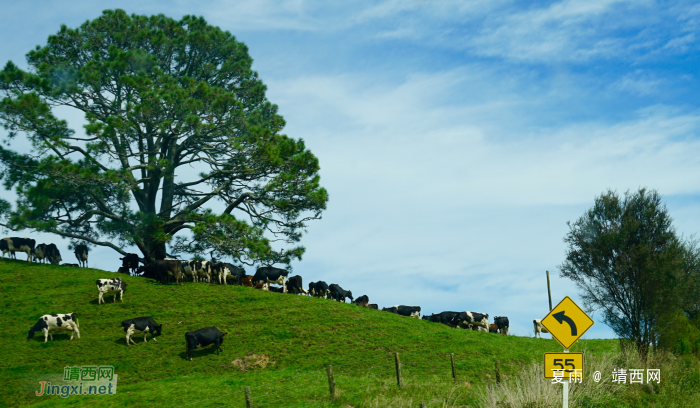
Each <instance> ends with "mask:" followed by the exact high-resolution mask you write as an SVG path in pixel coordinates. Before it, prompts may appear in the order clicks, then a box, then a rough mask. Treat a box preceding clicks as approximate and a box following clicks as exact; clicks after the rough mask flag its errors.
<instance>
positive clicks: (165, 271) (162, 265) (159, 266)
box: [136, 259, 182, 284]
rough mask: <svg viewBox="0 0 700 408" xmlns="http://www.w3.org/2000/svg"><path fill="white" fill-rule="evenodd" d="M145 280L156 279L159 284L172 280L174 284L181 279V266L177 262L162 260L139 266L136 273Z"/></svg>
mask: <svg viewBox="0 0 700 408" xmlns="http://www.w3.org/2000/svg"><path fill="white" fill-rule="evenodd" d="M136 272H137V273H138V274H141V273H142V274H143V277H145V278H152V279H157V280H158V281H160V283H166V282H168V281H169V280H170V278H174V279H175V282H176V283H178V284H179V283H180V279H182V265H181V263H180V261H178V260H172V259H163V260H160V261H154V262H151V263H149V264H146V265H144V266H141V267H139V268H138V269H137V271H136Z"/></svg>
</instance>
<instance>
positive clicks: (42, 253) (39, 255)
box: [32, 244, 46, 263]
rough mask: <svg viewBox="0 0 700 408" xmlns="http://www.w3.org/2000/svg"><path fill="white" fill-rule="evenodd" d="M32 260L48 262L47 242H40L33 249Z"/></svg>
mask: <svg viewBox="0 0 700 408" xmlns="http://www.w3.org/2000/svg"><path fill="white" fill-rule="evenodd" d="M32 260H33V261H35V262H41V263H45V262H46V244H39V245H37V246H36V248H34V250H33V251H32Z"/></svg>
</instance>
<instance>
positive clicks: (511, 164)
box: [0, 0, 700, 338]
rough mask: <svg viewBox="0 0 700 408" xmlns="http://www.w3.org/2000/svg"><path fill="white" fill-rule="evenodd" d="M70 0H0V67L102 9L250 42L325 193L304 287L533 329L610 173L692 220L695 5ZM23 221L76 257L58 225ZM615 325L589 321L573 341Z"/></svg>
mask: <svg viewBox="0 0 700 408" xmlns="http://www.w3.org/2000/svg"><path fill="white" fill-rule="evenodd" d="M146 3H147V4H146ZM328 3H331V4H328ZM335 3H339V4H335ZM70 4H71V5H70V6H66V5H65V3H61V2H30V1H27V2H9V1H4V0H3V1H0V7H1V8H2V9H3V13H2V15H0V63H2V64H3V65H4V64H5V62H6V61H8V60H12V61H14V62H16V63H18V64H20V65H22V66H24V65H25V59H24V55H25V54H26V52H27V51H29V50H30V49H32V48H33V47H34V46H36V45H41V44H44V43H45V42H46V39H47V37H48V36H49V35H50V34H53V33H55V32H56V31H58V29H59V26H60V24H66V25H68V26H71V27H76V26H78V25H79V24H81V23H83V22H84V21H86V20H89V19H93V18H96V17H98V16H99V14H100V12H101V11H102V10H103V9H107V8H122V9H124V10H126V11H127V12H129V13H137V14H156V13H163V14H165V15H167V16H170V17H173V18H180V17H182V16H183V15H185V14H195V15H201V16H203V17H204V18H206V19H207V21H208V22H209V23H210V24H213V25H217V26H219V27H221V28H223V29H225V30H228V31H230V32H231V33H232V34H234V35H235V36H236V38H237V39H238V40H239V41H242V42H244V43H245V44H247V45H248V47H249V50H250V54H251V56H252V57H253V59H254V61H255V62H254V65H253V67H254V69H255V70H256V71H258V72H259V74H260V77H261V78H262V80H263V81H264V82H265V83H266V84H267V86H268V94H267V95H268V98H269V100H270V101H272V102H273V103H275V104H277V105H279V107H280V112H281V114H282V115H283V116H284V118H285V119H286V121H287V127H286V129H285V133H286V134H288V135H289V136H292V137H295V138H303V139H304V140H305V141H306V144H307V146H308V147H309V148H310V149H311V151H312V152H314V154H316V156H317V157H318V158H319V160H320V163H321V178H322V179H321V180H322V185H323V186H324V187H326V188H327V189H328V191H329V194H330V201H329V204H328V210H327V211H326V212H325V213H324V215H323V219H322V220H321V221H317V222H314V223H312V224H311V225H310V227H309V229H308V233H307V234H306V236H305V237H304V238H303V241H302V243H303V245H305V246H306V247H307V252H306V254H305V256H304V259H303V261H301V262H297V263H295V264H294V270H295V273H299V274H301V275H302V276H303V277H304V281H305V282H306V283H308V282H310V281H314V280H318V279H322V280H325V281H326V282H328V283H338V284H340V285H341V286H343V287H344V288H346V289H350V290H352V291H353V294H355V296H359V295H362V294H367V295H369V297H370V301H371V302H373V303H379V305H380V306H391V305H395V304H405V305H420V306H422V308H423V312H424V313H434V312H440V311H443V310H470V311H476V312H485V313H489V315H490V316H491V318H493V316H496V315H499V316H504V315H505V316H508V317H509V318H510V321H511V332H514V333H516V334H519V335H532V324H531V322H532V319H534V318H541V317H543V316H544V315H545V314H546V313H547V311H548V310H547V295H546V279H545V270H549V271H550V273H551V274H552V291H553V293H552V295H553V301H554V302H555V303H557V302H558V301H559V300H560V299H561V298H563V297H564V296H566V295H569V296H571V297H572V298H574V300H578V296H577V295H578V293H577V290H576V288H575V287H574V286H573V285H572V284H571V283H570V282H569V281H567V280H564V279H561V278H559V277H558V269H557V265H559V264H561V262H562V261H563V259H564V254H565V246H564V243H563V241H562V239H563V237H564V236H565V234H566V233H567V231H568V229H567V226H566V222H567V221H574V220H575V219H577V218H578V217H579V216H581V215H582V214H583V212H584V211H585V210H586V209H587V208H589V207H590V206H591V205H592V203H593V200H594V198H595V197H596V196H597V195H600V194H601V193H603V192H604V191H606V190H607V189H608V188H610V189H613V190H617V191H618V192H619V193H623V192H624V191H626V190H635V189H637V188H639V187H648V188H651V189H656V190H658V191H659V193H661V194H662V195H663V197H664V201H665V203H666V204H667V206H668V209H669V212H670V214H671V216H672V217H673V218H674V219H675V226H676V228H677V229H678V231H679V232H680V233H681V234H684V235H686V236H689V235H690V234H693V233H696V232H698V231H700V216H699V214H700V186H699V185H698V183H697V175H698V174H699V172H698V170H700V155H698V152H700V149H699V148H700V140H699V138H698V130H699V128H700V110H699V108H700V106H699V104H700V103H699V101H698V98H697V97H696V95H698V91H699V85H700V83H699V78H698V75H697V67H698V47H699V43H698V35H699V34H700V32H699V31H700V5H697V4H693V3H691V2H682V1H681V2H655V1H613V0H610V1H591V0H585V1H584V0H582V1H551V2H518V1H498V0H497V1H489V2H484V1H473V2H469V1H459V2H457V1H430V2H427V1H407V0H404V1H384V2H369V1H356V2H352V1H346V2H325V1H281V2H279V1H260V0H256V1H252V0H251V1H222V2H190V1H179V2H159V1H153V2H135V1H112V2H108V3H101V4H100V3H99V2H79V1H78V2H71V3H70ZM65 115H66V116H65V117H66V119H68V120H69V122H70V123H71V124H74V125H75V127H76V128H80V126H81V121H80V118H79V117H75V116H71V114H69V113H67V112H66V113H65ZM16 147H17V148H18V149H22V146H21V144H19V143H18V144H17V146H16ZM2 194H3V195H4V196H7V197H11V196H12V194H11V193H9V192H2ZM28 234H29V235H32V236H37V237H38V239H39V241H42V242H56V243H57V244H58V245H59V248H61V249H62V252H64V261H66V262H74V261H73V256H72V254H71V255H68V251H67V249H66V247H67V245H68V242H67V241H65V240H61V239H60V238H57V237H51V236H44V235H40V234H32V233H28ZM20 257H21V255H20ZM117 257H118V255H117V254H116V253H114V252H113V251H111V250H106V249H93V252H92V253H91V265H92V266H97V267H102V268H104V269H106V270H115V269H116V268H117V266H118V265H117ZM594 319H595V320H598V319H596V316H594ZM613 336H614V334H613V333H612V332H611V331H610V330H609V328H607V327H606V326H605V325H604V324H602V322H600V321H597V324H596V325H595V326H593V328H592V329H591V330H590V331H589V332H588V333H587V334H586V336H585V337H587V338H595V337H603V338H604V337H613Z"/></svg>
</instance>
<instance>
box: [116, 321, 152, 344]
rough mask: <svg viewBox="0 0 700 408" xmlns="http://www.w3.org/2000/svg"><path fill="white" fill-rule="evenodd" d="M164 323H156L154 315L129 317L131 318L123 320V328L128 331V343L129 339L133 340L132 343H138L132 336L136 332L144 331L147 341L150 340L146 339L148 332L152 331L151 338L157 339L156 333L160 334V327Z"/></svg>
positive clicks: (144, 340)
mask: <svg viewBox="0 0 700 408" xmlns="http://www.w3.org/2000/svg"><path fill="white" fill-rule="evenodd" d="M161 327H162V325H160V324H158V323H156V321H155V320H153V318H152V317H150V316H148V317H136V318H134V319H129V320H124V321H123V322H122V328H123V329H124V332H125V333H126V345H127V346H128V345H129V341H131V343H132V344H134V345H136V342H134V339H133V338H132V336H133V335H134V334H135V333H136V332H139V334H141V333H143V342H144V343H146V342H147V341H148V340H146V336H148V333H151V340H153V341H156V338H155V335H156V334H157V335H159V336H160V329H161Z"/></svg>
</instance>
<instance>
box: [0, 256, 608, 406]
mask: <svg viewBox="0 0 700 408" xmlns="http://www.w3.org/2000/svg"><path fill="white" fill-rule="evenodd" d="M117 276H118V275H116V274H114V273H110V272H105V271H100V270H95V269H79V268H72V267H64V266H50V265H38V264H27V263H26V262H23V261H7V260H3V261H0V292H1V293H0V304H2V306H3V308H2V311H1V312H0V335H2V338H3V339H4V340H5V344H4V346H3V347H2V348H1V349H0V350H1V351H0V354H2V358H0V380H1V381H2V384H3V386H2V387H0V405H3V404H4V405H5V406H20V405H29V404H36V405H37V406H56V405H66V406H86V405H90V406H100V407H101V406H105V407H107V406H127V405H128V406H130V407H146V406H149V407H153V406H159V407H160V406H182V405H186V404H191V403H192V405H190V406H194V407H204V406H222V405H225V404H234V403H235V404H239V405H233V406H245V404H244V402H243V401H244V398H243V395H242V394H241V392H242V389H243V387H244V386H249V387H251V388H253V396H254V398H255V397H257V396H260V397H258V398H259V399H258V400H257V401H263V399H262V396H261V394H262V390H265V391H266V392H268V391H269V392H272V391H274V392H275V393H276V394H275V396H276V397H277V400H278V401H277V402H272V400H270V402H268V405H265V406H283V405H285V406H286V405H288V404H291V403H292V402H294V403H298V404H299V405H296V406H306V405H307V404H310V403H311V401H316V399H318V398H325V396H327V395H328V382H327V379H326V373H325V371H324V368H325V367H326V365H329V364H331V365H333V366H334V367H335V371H336V373H337V375H336V384H337V388H338V389H339V391H338V392H339V394H341V395H342V394H343V387H344V386H345V385H346V384H348V385H349V384H350V383H351V382H352V384H353V387H354V388H357V389H361V390H362V392H360V393H359V394H355V395H362V394H363V393H364V394H367V393H370V394H371V393H372V392H373V391H372V386H373V384H374V383H376V382H378V381H394V382H395V372H394V371H393V370H394V365H393V364H394V356H393V353H394V352H399V353H400V357H401V359H402V362H403V363H404V364H405V368H404V375H405V378H406V381H407V382H408V383H409V384H412V385H411V387H413V388H411V387H407V388H406V389H404V390H401V392H407V393H409V392H411V391H410V389H419V388H421V387H423V388H425V387H432V388H434V389H435V391H434V392H435V393H439V392H440V387H439V386H437V385H428V384H429V383H430V382H431V381H438V382H439V381H443V382H446V383H447V382H450V383H451V368H450V362H449V358H448V357H447V356H446V355H447V354H449V353H454V355H455V364H456V369H457V374H458V380H459V381H458V384H459V387H460V388H459V397H458V398H459V400H460V401H459V403H460V404H472V403H473V402H474V398H475V392H474V390H476V389H477V387H479V386H481V385H483V384H485V383H491V382H493V378H492V377H493V367H494V360H496V359H498V360H500V367H501V370H502V372H503V375H504V377H507V376H509V375H510V374H512V373H514V372H516V370H518V369H519V368H520V367H521V366H522V365H523V364H525V363H528V362H530V361H531V360H533V359H537V360H539V359H541V356H542V353H543V352H545V351H559V350H560V349H561V348H560V346H559V345H558V344H557V343H556V342H555V341H554V340H543V339H534V338H524V337H515V336H509V337H505V336H498V335H494V334H489V333H481V332H472V331H466V330H458V329H452V328H449V327H446V326H443V325H440V324H435V323H430V322H426V321H422V320H416V319H411V318H405V317H402V316H397V315H393V314H390V313H386V312H380V311H376V310H370V309H364V308H359V307H356V306H354V305H350V304H340V303H336V302H332V301H329V300H324V299H316V298H309V297H303V296H295V295H282V294H277V293H269V292H263V291H260V290H254V289H251V288H243V287H237V286H218V285H210V284H201V283H185V284H183V285H181V286H177V285H161V284H158V283H156V282H154V281H152V280H149V279H144V278H140V277H130V276H123V275H119V277H121V278H122V279H124V280H125V281H126V282H127V283H128V288H127V291H126V292H125V294H124V299H125V300H124V302H123V303H121V302H117V303H112V295H107V296H105V300H106V301H107V304H103V305H98V304H97V294H98V292H97V289H96V286H95V280H96V279H98V278H113V277H117ZM465 296H468V294H465ZM70 312H76V313H77V314H78V319H79V322H80V332H81V338H80V339H74V340H73V341H69V340H68V339H69V337H70V335H69V334H56V335H54V340H53V341H51V340H49V341H48V342H47V343H44V342H43V341H44V339H43V335H41V334H40V333H39V334H37V335H35V337H34V338H33V339H32V340H27V338H26V337H27V332H28V330H29V328H30V327H32V326H33V325H34V323H36V321H37V319H38V318H39V316H41V315H43V314H47V313H70ZM138 316H153V318H154V319H155V320H156V321H157V322H158V323H160V324H164V325H165V326H164V328H163V335H162V336H160V337H158V341H157V342H153V341H149V342H148V343H143V337H139V336H135V341H136V343H137V345H135V346H134V345H132V346H129V347H127V346H126V344H125V339H124V332H123V331H122V330H121V327H120V322H121V321H122V320H124V319H127V318H133V317H138ZM206 326H217V327H218V328H219V329H220V330H221V331H223V332H227V333H228V335H227V337H226V339H225V341H224V343H223V345H222V350H223V352H222V353H221V355H220V356H217V355H216V353H215V352H214V350H213V347H211V346H210V347H206V348H203V349H198V350H196V351H195V354H194V361H188V360H186V359H185V339H184V333H185V332H187V331H190V330H195V329H198V328H201V327H206ZM582 347H583V348H585V349H586V350H588V351H592V352H595V351H601V352H602V351H612V350H614V349H615V348H616V347H617V345H616V342H615V341H613V340H587V341H581V342H580V344H577V345H576V346H574V349H573V350H572V351H576V350H580V349H581V348H582ZM251 356H254V357H251ZM246 357H247V360H246ZM237 359H238V360H237ZM367 360H369V361H367ZM246 361H247V362H248V363H254V362H259V363H260V364H259V365H254V366H253V367H250V368H249V369H247V370H245V371H242V370H241V362H243V363H245V362H246ZM81 365H113V366H114V367H115V373H116V374H118V376H119V380H118V389H117V393H116V394H115V395H111V396H82V395H81V396H70V397H68V398H65V399H63V398H61V397H58V396H41V397H37V396H34V391H36V390H38V389H39V383H38V381H40V380H41V378H42V376H46V375H50V374H63V369H64V367H65V366H81ZM373 367H374V368H373ZM377 367H378V368H377ZM244 368H245V367H244ZM292 376H299V377H295V378H292V379H291V380H285V379H288V378H289V377H292ZM448 380H449V381H448ZM353 381H354V382H353ZM421 381H423V382H421ZM264 384H272V385H265V386H264V387H260V386H261V385H264ZM304 384H310V385H304ZM312 386H313V387H312ZM254 387H259V388H254ZM275 387H276V388H275ZM453 387H454V386H453ZM311 388H313V389H314V391H313V392H316V394H313V393H312V392H311ZM280 389H285V390H286V389H288V391H279V390H280ZM306 390H309V394H308V395H306V394H304V392H305V391H306ZM431 392H432V391H431ZM452 392H454V389H452ZM232 393H233V395H228V396H226V397H222V398H214V397H218V396H221V395H225V394H232ZM312 394H313V395H312ZM211 398H214V399H211ZM205 399H210V400H209V401H205V402H200V403H197V404H194V402H196V401H200V400H205ZM340 400H341V401H344V402H346V403H351V404H353V399H352V395H350V394H349V393H346V394H345V395H344V396H343V398H341V399H340ZM241 404H242V405H241ZM259 405H260V404H257V405H256V406H259ZM347 406H354V405H347Z"/></svg>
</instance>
